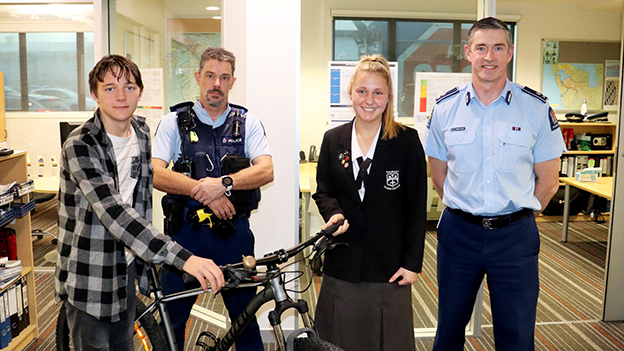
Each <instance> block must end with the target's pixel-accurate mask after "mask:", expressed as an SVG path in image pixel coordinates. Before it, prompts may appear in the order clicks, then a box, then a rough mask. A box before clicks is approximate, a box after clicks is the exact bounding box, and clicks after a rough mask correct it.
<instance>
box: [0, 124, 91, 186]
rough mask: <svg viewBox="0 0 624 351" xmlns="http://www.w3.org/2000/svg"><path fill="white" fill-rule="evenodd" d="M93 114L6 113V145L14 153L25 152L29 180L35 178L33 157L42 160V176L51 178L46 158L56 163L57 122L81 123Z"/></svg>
mask: <svg viewBox="0 0 624 351" xmlns="http://www.w3.org/2000/svg"><path fill="white" fill-rule="evenodd" d="M92 115H93V112H41V113H28V112H26V113H24V112H22V113H7V121H6V124H7V133H8V138H7V144H8V146H9V147H12V148H13V149H15V150H26V151H27V152H28V157H29V158H30V161H31V165H32V166H31V168H29V172H30V177H31V178H32V177H37V176H38V174H39V173H38V172H39V169H38V165H36V163H37V157H38V156H39V155H41V156H43V157H44V160H45V167H44V168H45V169H44V171H43V172H44V174H43V176H50V175H53V174H52V173H54V172H58V169H52V167H51V162H50V158H51V157H55V158H56V160H57V161H59V156H60V153H61V136H60V129H59V122H84V121H86V120H87V119H88V118H89V117H91V116H92Z"/></svg>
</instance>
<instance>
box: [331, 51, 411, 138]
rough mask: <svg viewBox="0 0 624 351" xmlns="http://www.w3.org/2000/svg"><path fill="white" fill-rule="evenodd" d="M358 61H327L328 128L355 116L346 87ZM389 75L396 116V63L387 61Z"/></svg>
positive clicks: (348, 120)
mask: <svg viewBox="0 0 624 351" xmlns="http://www.w3.org/2000/svg"><path fill="white" fill-rule="evenodd" d="M358 63H359V61H330V62H329V128H333V127H336V126H338V125H340V124H343V123H346V122H350V121H351V120H352V119H353V116H355V113H354V112H353V104H352V103H351V98H349V92H348V90H347V89H348V87H349V83H350V82H351V76H352V75H353V73H354V72H355V66H357V64H358ZM388 65H389V66H390V76H391V78H392V90H393V91H394V99H393V101H394V115H395V117H396V116H398V112H397V111H398V108H397V91H398V81H399V78H398V77H399V76H398V64H397V62H388Z"/></svg>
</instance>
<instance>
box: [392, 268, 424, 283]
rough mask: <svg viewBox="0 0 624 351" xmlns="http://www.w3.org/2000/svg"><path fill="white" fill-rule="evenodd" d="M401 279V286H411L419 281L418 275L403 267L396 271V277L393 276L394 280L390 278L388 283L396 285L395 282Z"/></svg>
mask: <svg viewBox="0 0 624 351" xmlns="http://www.w3.org/2000/svg"><path fill="white" fill-rule="evenodd" d="M399 278H400V280H399V281H398V283H399V285H411V284H413V283H414V282H416V280H418V273H416V272H412V271H410V270H407V269H405V268H403V267H401V268H399V270H398V271H396V273H394V275H393V276H392V278H390V280H389V281H388V282H389V283H394V281H395V280H397V279H399Z"/></svg>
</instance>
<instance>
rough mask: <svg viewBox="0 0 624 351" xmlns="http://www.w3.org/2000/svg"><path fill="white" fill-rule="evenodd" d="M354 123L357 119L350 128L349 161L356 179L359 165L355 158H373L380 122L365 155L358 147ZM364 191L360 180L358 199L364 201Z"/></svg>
mask: <svg viewBox="0 0 624 351" xmlns="http://www.w3.org/2000/svg"><path fill="white" fill-rule="evenodd" d="M355 123H357V119H356V120H355V122H354V123H353V128H352V129H351V155H352V157H353V158H352V160H353V161H352V162H351V163H352V164H353V181H355V180H356V179H357V176H358V173H359V172H360V165H359V164H358V162H357V158H358V157H360V156H362V157H363V158H364V160H366V159H367V158H370V159H371V160H372V159H373V155H374V154H375V148H377V140H378V139H379V133H380V132H381V123H380V124H379V129H378V130H377V137H375V139H373V143H372V144H371V146H370V148H369V149H368V152H367V153H366V155H364V153H363V152H362V149H361V148H360V143H359V142H358V139H357V132H356V131H355ZM371 165H372V163H371V164H370V165H369V166H368V170H367V172H370V168H371ZM365 191H366V189H364V182H362V187H361V188H360V189H359V190H358V194H359V195H360V201H364V193H365Z"/></svg>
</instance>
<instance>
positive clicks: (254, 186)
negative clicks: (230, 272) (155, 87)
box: [152, 47, 273, 351]
mask: <svg viewBox="0 0 624 351" xmlns="http://www.w3.org/2000/svg"><path fill="white" fill-rule="evenodd" d="M235 60H236V59H235V57H234V55H233V54H232V53H231V52H229V51H227V50H225V49H223V48H219V47H210V48H208V49H206V50H205V51H204V52H203V53H202V57H201V61H200V65H199V71H198V72H195V81H196V82H197V84H198V85H199V87H200V98H199V99H198V100H196V101H194V102H187V103H181V104H178V105H175V106H173V107H172V108H171V110H172V112H171V113H169V114H167V115H166V116H165V117H164V118H163V120H162V122H161V123H160V125H159V127H158V130H157V132H156V136H155V140H154V147H153V155H152V157H153V158H152V163H153V165H154V187H155V188H156V189H159V190H162V191H164V192H166V193H167V196H166V198H165V200H164V201H163V210H164V212H165V216H166V220H165V232H166V233H167V234H168V235H170V236H171V237H172V238H173V239H174V240H175V241H177V242H179V243H181V244H182V245H184V246H185V247H188V248H189V249H190V251H192V252H193V253H194V254H196V255H198V256H201V257H210V258H212V259H213V260H214V262H215V263H217V264H218V265H225V264H228V263H235V262H239V261H240V260H241V257H242V256H243V255H253V254H254V253H253V250H254V236H253V234H252V232H251V229H250V227H249V219H248V218H249V216H250V212H251V211H253V210H254V209H256V208H257V206H258V201H259V200H260V192H259V187H260V186H263V185H265V184H267V183H270V182H272V181H273V162H272V159H271V155H270V154H269V148H268V145H267V140H266V135H265V131H264V128H263V126H262V124H261V122H260V120H259V119H258V118H256V117H255V116H253V115H251V114H249V113H247V109H246V108H244V107H242V106H238V105H234V104H230V103H229V102H228V94H229V92H230V90H231V89H232V86H233V85H234V82H235V81H236V78H235V77H234V68H235ZM171 161H174V162H175V163H174V166H173V169H172V170H169V169H167V166H168V165H169V163H170V162H171ZM162 284H163V288H164V292H165V293H166V294H169V293H174V292H177V291H182V290H184V289H186V288H189V287H190V285H189V284H185V283H184V281H183V280H182V276H181V274H180V272H179V271H178V270H175V269H173V268H171V269H170V268H165V269H164V270H163V273H162ZM254 295H255V289H251V290H246V291H241V290H236V292H235V293H232V292H227V291H225V292H223V299H224V302H225V306H226V307H227V309H228V312H229V315H230V319H231V320H232V321H234V320H235V319H236V318H237V317H238V315H239V314H240V313H241V312H242V311H243V309H244V308H245V306H246V305H247V303H248V302H249V301H250V300H251V298H252V297H253V296H254ZM194 301H195V298H189V299H187V300H183V301H176V302H172V303H169V306H168V307H169V308H168V309H169V313H170V316H171V321H172V323H173V325H174V331H175V334H176V340H177V342H178V348H179V349H180V350H182V349H183V346H184V331H185V326H186V321H187V319H188V317H189V315H190V311H191V308H192V306H193V303H194ZM236 349H237V350H238V351H247V350H263V349H264V348H263V345H262V340H261V338H260V330H259V328H258V323H257V322H256V320H255V319H254V321H253V322H252V323H250V325H249V326H248V327H247V329H246V331H245V333H244V334H243V336H242V337H241V338H240V339H239V341H238V342H237V343H236Z"/></svg>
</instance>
